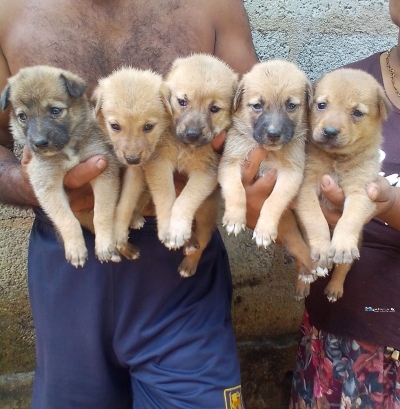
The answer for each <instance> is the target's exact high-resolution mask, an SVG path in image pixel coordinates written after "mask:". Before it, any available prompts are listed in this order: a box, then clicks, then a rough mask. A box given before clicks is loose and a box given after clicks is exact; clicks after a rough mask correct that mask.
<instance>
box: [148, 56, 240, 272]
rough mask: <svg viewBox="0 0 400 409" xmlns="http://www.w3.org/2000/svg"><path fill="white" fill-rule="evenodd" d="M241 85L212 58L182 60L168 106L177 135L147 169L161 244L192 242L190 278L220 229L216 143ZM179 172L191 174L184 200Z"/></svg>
mask: <svg viewBox="0 0 400 409" xmlns="http://www.w3.org/2000/svg"><path fill="white" fill-rule="evenodd" d="M237 83H238V77H237V74H236V73H234V72H233V70H232V69H231V68H229V67H228V65H226V64H225V63H224V62H222V61H221V60H219V59H217V58H216V57H213V56H211V55H206V54H194V55H192V56H190V57H186V58H178V59H177V60H175V61H174V63H173V65H172V67H171V70H170V72H169V74H168V75H167V77H166V80H165V87H164V92H165V95H166V100H167V102H168V104H167V108H168V110H169V113H170V115H171V117H172V122H173V128H174V131H175V134H176V137H175V138H174V139H173V140H172V141H168V143H166V144H163V145H162V146H159V149H158V152H159V156H158V159H157V160H156V161H151V163H149V165H148V166H147V167H146V169H145V171H146V177H147V180H148V183H149V187H150V190H151V194H152V196H153V200H154V203H155V206H156V213H157V219H158V235H159V238H160V240H161V241H163V242H164V243H165V245H166V246H167V247H169V248H171V249H172V248H178V247H182V246H183V245H185V243H186V246H185V253H186V255H187V257H186V258H185V260H184V261H183V263H182V264H181V266H180V267H179V271H180V274H181V275H182V276H184V277H188V276H191V275H193V274H194V272H195V271H196V268H197V264H198V261H199V258H200V256H201V253H202V251H203V250H204V248H205V247H206V245H207V244H208V242H209V240H210V237H211V233H212V230H213V229H214V227H215V222H216V218H217V213H218V206H219V205H218V202H219V200H218V192H216V190H215V189H216V187H217V184H218V180H217V172H218V164H219V155H218V154H217V153H216V152H214V150H213V148H212V146H211V142H212V140H213V139H214V137H215V136H216V135H218V134H219V133H221V132H222V131H224V130H226V129H227V128H228V127H229V126H230V123H231V108H232V101H233V97H234V94H235V91H236V87H237ZM174 170H175V171H178V172H181V173H184V174H186V175H187V176H188V181H187V184H186V186H185V187H184V189H183V190H182V192H181V193H180V195H179V196H178V198H176V195H175V188H174V184H173V171H174ZM194 218H195V221H196V223H195V232H194V237H192V224H193V220H194ZM191 237H192V240H189V239H190V238H191ZM196 242H198V245H197V243H196ZM195 243H196V246H194V244H195ZM195 247H198V249H197V250H196V248H195Z"/></svg>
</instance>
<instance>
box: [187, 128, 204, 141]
mask: <svg viewBox="0 0 400 409" xmlns="http://www.w3.org/2000/svg"><path fill="white" fill-rule="evenodd" d="M201 134H202V131H201V129H200V128H199V127H189V128H187V129H186V138H187V139H188V140H189V141H196V140H197V139H199V138H200V136H201Z"/></svg>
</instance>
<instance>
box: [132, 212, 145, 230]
mask: <svg viewBox="0 0 400 409" xmlns="http://www.w3.org/2000/svg"><path fill="white" fill-rule="evenodd" d="M145 222H146V220H145V218H144V217H143V216H142V215H141V214H140V213H138V212H134V213H133V216H132V219H131V223H130V225H129V227H130V228H131V229H135V230H139V229H141V228H142V227H143V226H144V224H145Z"/></svg>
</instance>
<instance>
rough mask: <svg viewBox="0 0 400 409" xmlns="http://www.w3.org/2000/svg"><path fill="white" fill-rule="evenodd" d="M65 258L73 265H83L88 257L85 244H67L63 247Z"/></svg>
mask: <svg viewBox="0 0 400 409" xmlns="http://www.w3.org/2000/svg"><path fill="white" fill-rule="evenodd" d="M65 258H66V259H67V261H68V262H69V263H71V264H72V265H73V266H74V267H77V268H78V267H83V266H84V265H85V262H86V260H87V259H88V251H87V248H86V246H85V244H83V245H80V246H79V245H78V246H74V245H72V246H68V247H66V248H65Z"/></svg>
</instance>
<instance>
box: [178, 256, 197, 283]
mask: <svg viewBox="0 0 400 409" xmlns="http://www.w3.org/2000/svg"><path fill="white" fill-rule="evenodd" d="M197 265H198V262H197V261H194V260H192V259H191V258H190V257H185V258H184V259H183V260H182V262H181V264H179V267H178V271H179V274H180V276H181V277H182V278H188V277H191V276H192V275H194V273H195V272H196V269H197Z"/></svg>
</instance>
